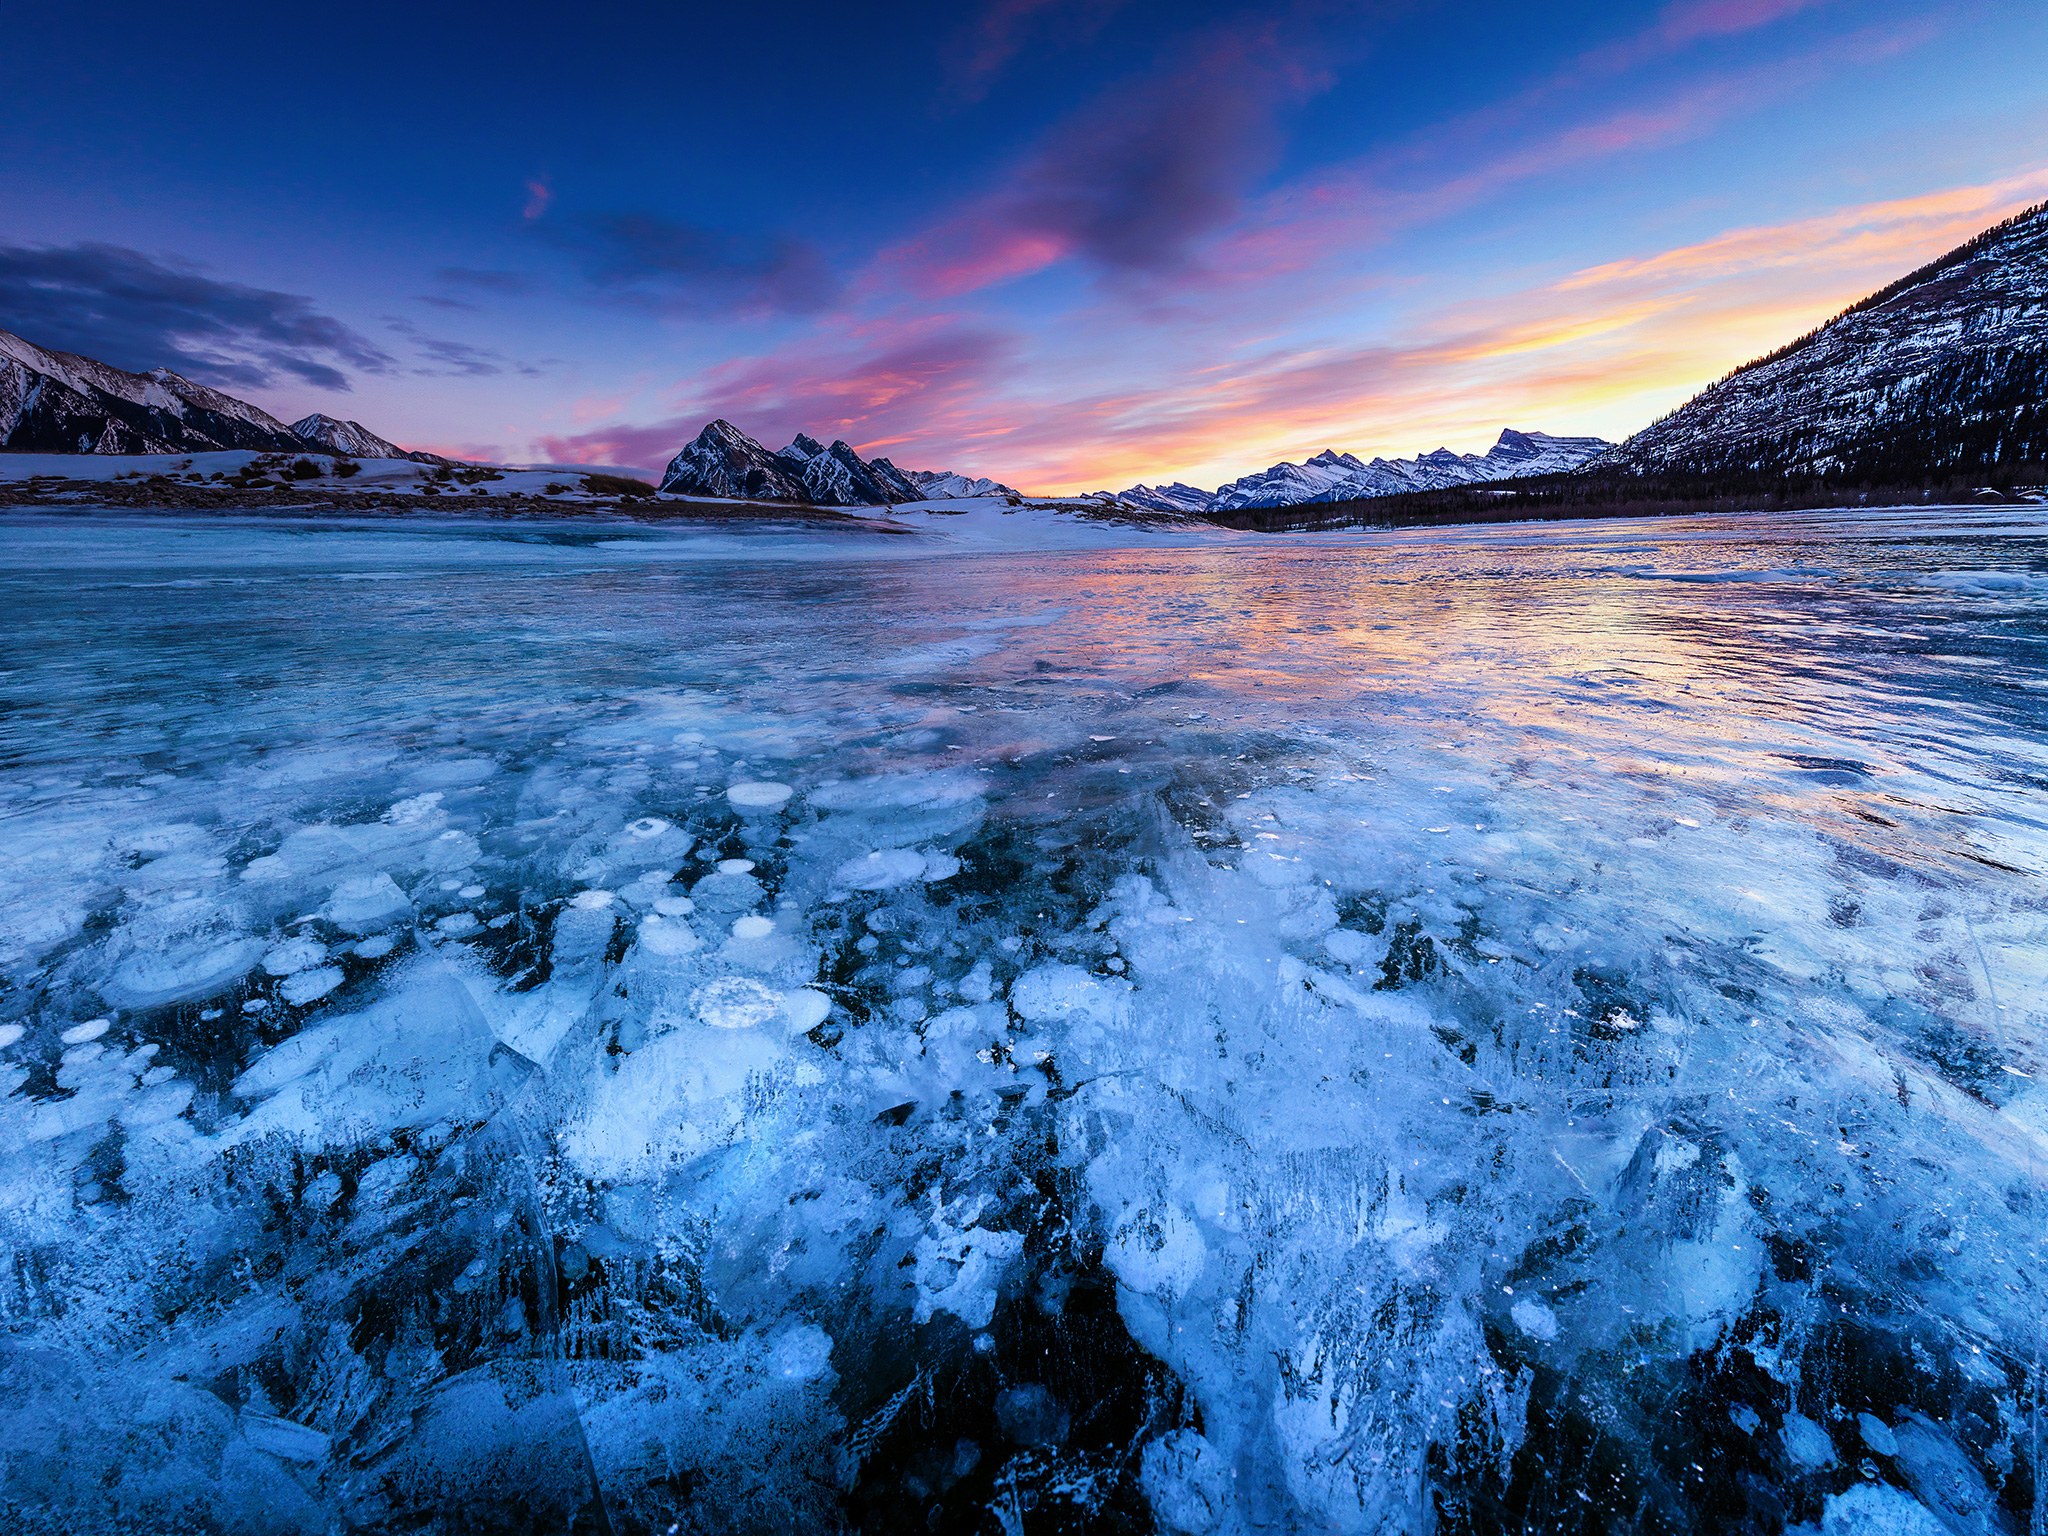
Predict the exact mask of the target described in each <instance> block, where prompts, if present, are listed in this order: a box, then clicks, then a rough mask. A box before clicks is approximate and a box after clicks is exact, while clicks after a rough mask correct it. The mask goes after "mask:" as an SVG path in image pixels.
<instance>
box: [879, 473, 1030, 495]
mask: <svg viewBox="0 0 2048 1536" xmlns="http://www.w3.org/2000/svg"><path fill="white" fill-rule="evenodd" d="M904 474H905V475H906V476H907V477H908V478H909V480H910V483H911V484H912V485H914V486H916V487H917V489H918V493H919V494H920V495H922V496H923V497H924V498H925V500H927V501H958V500H962V499H964V498H968V497H974V496H1015V495H1018V494H1019V492H1017V491H1015V490H1013V489H1012V488H1011V487H1009V486H1007V485H1004V484H1003V483H1002V482H1001V481H1000V480H991V479H989V478H987V477H986V476H984V475H963V474H960V473H959V472H957V471H955V470H950V469H908V470H905V471H904Z"/></svg>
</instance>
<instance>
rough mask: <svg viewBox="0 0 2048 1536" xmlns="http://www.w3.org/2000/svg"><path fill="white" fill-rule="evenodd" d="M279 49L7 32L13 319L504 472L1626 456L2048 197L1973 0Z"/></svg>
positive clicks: (1167, 470)
mask: <svg viewBox="0 0 2048 1536" xmlns="http://www.w3.org/2000/svg"><path fill="white" fill-rule="evenodd" d="M258 20H259V18H258V14H257V13H256V12H255V11H254V9H253V8H231V9H229V10H226V11H223V12H217V13H216V14H215V15H214V16H213V17H212V18H210V19H209V20H207V21H206V22H204V23H200V24H196V25H195V24H192V23H190V22H187V21H182V20H181V19H179V18H176V17H172V16H166V15H160V14H157V13H155V12H153V11H148V10H145V9H143V8H141V7H139V6H132V5H127V4H121V5H116V6H115V7H113V9H112V11H111V12H99V13H95V15H94V17H93V18H91V19H90V20H87V19H86V18H82V17H77V16H71V15H65V14H56V13H51V14H45V15H39V16H37V17H34V18H32V19H30V20H29V21H28V22H26V23H25V24H22V25H21V26H19V27H18V28H17V34H18V36H17V39H16V46H15V47H14V48H13V49H12V50H11V51H10V57H9V60H8V62H7V63H5V64H0V79H4V80H5V81H6V82H7V84H8V86H9V91H8V100H9V101H10V103H11V105H12V110H11V112H10V113H9V120H8V122H9V128H10V132H9V134H8V135H7V140H6V142H7V146H8V147H7V148H6V149H5V150H0V156H5V157H6V158H5V160H4V161H0V163H6V164H8V165H9V166H10V174H9V175H8V176H6V177H5V178H0V211H4V214H5V218H6V227H7V230H8V232H9V233H8V235H7V236H6V238H5V239H0V328H5V329H9V330H13V331H16V332H17V333H19V334H21V335H22V336H24V338H25V339H27V340H29V341H31V342H33V343H35V344H36V345H39V346H44V347H49V348H52V349H56V350H64V351H72V352H81V353H84V354H86V355H88V356H92V357H96V358H99V359H100V360H102V361H105V362H108V363H112V364H115V365H117V366H120V367H123V368H129V369H134V370H137V371H141V370H146V369H148V368H151V367H157V366H164V367H171V368H174V369H175V370H177V371H178V372H180V373H183V374H185V375H187V376H189V377H191V378H193V379H195V380H197V381H198V382H201V383H206V384H210V385H213V386H215V387H217V388H221V389H225V390H227V391H228V392H230V393H234V394H237V395H240V396H242V397H244V398H247V399H249V400H251V401H252V402H254V403H256V404H258V405H261V406H262V407H263V408H264V409H266V410H268V411H270V412H271V413H272V414H274V415H277V416H278V417H279V418H280V419H282V420H286V421H290V420H296V419H299V418H300V417H303V416H305V415H307V414H309V413H313V412H320V413H324V414H327V415H330V416H333V417H336V418H338V419H341V420H355V421H359V422H361V423H363V424H364V425H365V426H367V427H368V428H369V429H370V430H372V431H373V432H376V433H379V434H380V435H382V436H385V437H387V438H391V439H392V440H394V441H396V442H399V443H400V444H401V445H402V446H405V447H407V448H414V449H425V450H429V451H433V452H440V453H446V454H449V455H451V456H454V457H462V458H475V459H487V460H491V461H496V462H507V463H513V462H528V463H541V462H545V463H551V464H585V465H591V466H599V465H603V466H618V467H626V468H638V469H641V470H644V471H651V472H658V471H659V469H660V468H661V466H662V465H663V464H664V463H665V462H666V461H667V459H668V457H669V456H670V455H672V454H673V453H674V452H675V451H676V450H677V449H679V448H681V447H682V446H683V445H684V444H685V443H687V442H688V441H689V440H690V439H691V438H692V437H694V436H695V434H696V432H697V430H698V429H699V428H700V427H701V426H702V425H703V424H704V423H705V422H707V421H709V420H712V419H714V418H725V419H728V420H730V421H732V422H733V423H734V424H735V425H737V426H739V427H740V429H741V430H743V431H745V432H747V433H748V434H749V435H751V436H753V437H756V438H757V439H759V440H760V441H761V442H763V443H764V444H766V445H767V446H769V447H770V448H771V449H772V448H776V447H779V446H780V445H781V444H782V443H784V442H787V441H788V440H789V439H790V438H791V437H792V436H793V435H794V434H795V433H796V432H799V431H802V432H808V433H810V434H811V435H813V436H816V437H818V438H819V439H820V440H822V441H826V442H830V441H832V440H833V439H835V438H844V439H845V440H846V441H848V442H849V443H850V444H852V445H853V447H854V448H855V449H856V450H857V451H858V452H860V453H861V454H862V455H863V456H865V457H873V456H876V455H882V456H886V457H888V458H890V459H891V460H893V461H894V462H896V463H897V464H899V465H902V466H903V467H905V468H907V469H917V470H953V471H956V472H959V473H962V474H969V475H981V476H988V477H991V478H993V479H996V480H998V481H1002V482H1004V483H1005V484H1009V485H1012V486H1015V487H1017V488H1019V489H1020V490H1025V491H1027V492H1032V493H1042V494H1053V495H1068V494H1075V493H1079V492H1086V491H1096V490H1117V489H1120V488H1122V487H1125V486H1129V485H1132V484H1135V483H1141V482H1142V483H1147V484H1160V483H1171V482H1174V481H1181V482H1186V483H1190V484H1194V485H1198V486H1205V487H1207V486H1215V485H1220V484H1223V483H1225V482H1227V481H1229V480H1231V479H1234V478H1236V477H1237V476H1240V475H1243V474H1247V473H1251V472H1254V471H1256V470H1258V469H1260V468H1263V467H1264V466H1267V465H1271V464H1277V463H1281V462H1287V461H1293V462H1300V461H1301V460H1303V459H1306V458H1308V457H1310V456H1311V455H1313V454H1314V453H1316V452H1319V451H1322V450H1324V449H1330V450H1334V451H1337V452H1344V453H1351V454H1355V455H1356V456H1358V457H1359V458H1361V459H1366V460H1370V459H1372V458H1374V457H1378V456H1385V457H1388V458H1410V457H1414V456H1416V455H1418V454H1421V453H1425V452H1429V451H1432V450H1433V449H1434V448H1436V447H1445V448H1449V449H1451V450H1452V451H1453V452H1457V453H1481V454H1483V453H1484V452H1485V451H1486V450H1487V448H1488V447H1490V446H1491V445H1492V443H1493V442H1494V441H1495V440H1496V439H1497V437H1498V435H1499V433H1500V431H1501V430H1502V429H1503V428H1514V429H1517V430H1522V431H1542V432H1546V433H1550V434H1554V435H1557V436H1600V437H1605V438H1608V439H1610V440H1613V441H1621V440H1623V439H1624V438H1626V437H1627V436H1628V435H1630V433H1631V432H1633V431H1635V430H1638V429H1640V428H1642V427H1644V426H1647V425H1648V424H1649V423H1650V422H1652V421H1653V420H1655V419H1657V418H1658V417H1660V416H1662V415H1663V414H1665V413H1666V412H1668V411H1669V410H1671V409H1672V408H1674V407H1675V406H1677V405H1679V404H1681V403H1682V402H1683V401H1684V400H1685V399H1687V398H1689V397H1690V396H1691V395H1692V394H1693V393H1694V392H1696V391H1697V390H1698V389H1699V388H1701V387H1703V386H1705V385H1706V384H1708V383H1710V382H1712V381H1713V380H1714V379H1716V378H1719V377H1720V376H1722V375H1723V374H1725V373H1727V372H1728V371H1729V370H1730V369H1732V368H1734V367H1736V366H1738V365H1740V364H1741V363H1743V362H1746V361H1748V360H1750V359H1752V358H1754V357H1757V356H1759V355H1761V354H1763V353H1766V352H1768V351H1770V350H1772V349H1773V348H1775V347H1777V346H1779V345H1781V344H1783V343H1784V342H1786V341H1789V340H1791V339H1792V338H1793V337H1795V336H1797V335H1799V334H1801V333H1802V332H1804V331H1806V330H1808V329H1810V328H1811V327H1812V326H1813V325H1815V324H1817V323H1819V322H1821V321H1824V320H1825V319H1827V318H1828V317H1830V316H1831V315H1833V314H1835V313H1836V312H1838V311H1839V310H1840V309H1842V308H1843V307H1844V306H1846V305H1847V304H1849V303H1852V302H1854V301H1855V300H1856V299H1858V298H1861V297H1863V296H1864V295H1865V294H1867V293H1869V292H1871V291H1872V290H1874V289H1876V288H1878V287H1881V286H1882V285H1883V284H1884V283H1886V282H1888V281H1890V280H1891V279H1893V278H1895V277H1897V276H1899V275H1901V274H1902V273H1904V272H1906V271H1909V270H1911V269H1912V268H1914V267H1917V266H1918V265H1920V264H1921V263H1923V262H1925V261H1927V260H1930V259H1932V258H1933V257H1935V256H1938V255H1940V254H1941V253H1942V252H1944V251H1946V250H1948V249H1950V248H1951V247H1953V246H1954V245H1956V244H1958V243H1960V242H1961V241H1963V240H1965V239H1967V238H1968V237H1969V236H1971V235H1972V234H1975V233H1976V232H1977V231H1979V230H1980V229H1982V228H1984V227H1986V226H1988V225H1990V224H1993V223H1995V222H1997V221H1998V220H2000V219H2002V218H2004V217H2007V216H2008V215H2010V214H2012V213H2014V212H2016V211H2018V210H2019V209H2021V208H2024V207H2026V206H2028V205H2030V204H2033V203H2035V202H2038V201H2040V200H2041V198H2042V197H2043V196H2048V157H2044V156H2043V155H2042V154H2041V153H2040V152H2039V151H2038V149H2035V148H2033V146H2036V145H2038V144H2039V143H2041V142H2043V141H2044V134H2043V132H2042V130H2043V129H2044V128H2048V87H2044V86H2043V85H2042V84H2041V83H2040V81H2039V79H2038V78H2037V77H2038V71H2035V70H2032V69H2031V68H2030V67H2029V66H2028V65H2027V64H2026V62H2025V61H2026V60H2027V59H2028V58H2038V57H2040V56H2041V52H2042V48H2043V46H2044V45H2048V16H2044V15H2040V14H2035V15H2025V16H2014V15H2010V14H2005V13H2002V12H2001V10H2000V8H1998V7H1996V6H1992V5H1988V4H1973V5H1963V6H1956V5H1934V4H1923V3H1906V0H1879V3H1875V4H1870V5H1864V6H1858V7H1851V6H1849V5H1847V4H1844V3H1842V0H1673V3H1670V4H1666V5H1663V6H1659V7H1640V6H1637V7H1629V6H1621V5H1614V4H1589V5H1582V6H1578V7H1575V8H1573V10H1572V12H1571V13H1570V14H1569V15H1563V16H1551V17H1545V18H1540V19H1535V18H1529V17H1526V16H1522V15H1518V14H1516V8H1514V7H1510V6H1506V5H1502V4H1498V3H1492V4H1488V5H1485V6H1482V7H1480V8H1477V9H1467V10H1465V11H1461V12H1458V13H1455V14H1454V13H1452V12H1450V11H1448V10H1447V9H1445V8H1442V7H1391V6H1383V5H1357V6H1346V5H1323V4H1315V3H1298V4H1293V5H1289V6H1285V7H1282V8H1281V9H1279V10H1278V11H1274V10H1271V9H1257V8H1252V7H1244V6H1232V5H1207V6H1202V7H1198V8H1194V9H1189V8H1185V7H1183V8H1176V9H1174V10H1172V11H1168V10H1167V9H1166V8H1165V7H1163V6H1156V5H1146V4H1134V3H1121V0H990V3H988V4H985V5H982V6H980V7H978V8H977V9H975V10H973V11H972V12H969V13H966V14H963V15H960V16H957V17H956V16H954V15H953V14H952V13H950V12H947V11H942V10H941V9H940V8H937V7H924V8H909V7H899V8H897V9H896V10H894V11H892V13H891V15H890V18H889V20H888V23H887V24H886V25H882V26H870V25H868V24H867V23H866V22H865V21H864V19H863V18H858V17H846V16H841V15H838V14H837V13H833V12H827V11H823V10H811V9H808V8H788V9H785V10H783V11H780V12H776V13H774V14H773V15H768V16H745V17H742V16H732V15H723V14H720V15H703V14H693V13H685V14H681V15H657V14H655V13H654V12H652V11H651V10H649V11H640V10H629V11H622V12H617V13H613V14H612V15H610V16H607V17H605V18H600V19H598V20H596V21H593V22H590V23H587V24H586V25H584V26H583V27H581V28H580V29H579V30H577V31H575V32H572V33H566V34H562V35H560V36H554V35H549V34H547V33H546V31H545V29H546V27H547V26H548V19H547V17H546V16H545V14H544V13H541V12H539V11H537V10H536V11H527V12H521V11H518V10H515V11H513V12H509V13H498V14H497V15H496V17H495V19H494V21H493V23H492V24H491V25H490V26H489V27H487V28H482V29H479V28H477V27H475V26H473V25H469V23H468V20H467V18H465V17H464V16H463V15H461V14H459V13H449V14H443V15H438V16H431V17H426V18H420V17H415V16H410V15H408V16H407V17H405V18H404V25H403V29H402V30H401V26H400V20H399V13H398V12H397V11H396V10H395V9H392V10H389V11H388V12H387V11H386V10H385V9H384V8H382V7H373V8H372V9H371V10H370V11H368V12H365V13H363V15H362V17H361V21H360V25H358V26H355V27H352V28H351V29H350V30H349V32H348V34H347V35H346V36H343V37H339V38H334V37H329V36H327V35H326V32H325V31H324V30H323V29H321V28H320V27H319V26H317V25H316V24H315V23H314V22H313V21H312V20H311V19H310V18H307V19H300V18H297V17H291V16H287V17H282V18H278V17H272V16H267V15H266V16H263V17H261V18H260V21H261V25H258ZM88 26H90V27H91V28H92V29H93V31H92V34H91V35H90V36H88V35H87V34H86V33H85V32H84V30H83V29H84V28H86V27H88ZM109 28H112V29H113V30H115V31H117V32H119V33H120V34H121V35H124V36H126V37H128V38H130V39H132V40H133V42H134V46H132V47H128V48H125V49H124V50H123V53H122V56H121V58H120V59H119V60H116V61H113V64H114V65H115V66H117V67H109V65H110V61H109V60H108V59H107V57H106V56H105V53H104V50H103V49H101V48H100V47H99V46H98V45H97V43H96V41H95V39H96V38H97V37H99V36H102V35H104V34H105V32H106V30H107V29H109ZM401 35H403V36H408V37H410V38H412V39H413V48H412V52H411V54H410V55H409V57H410V58H411V59H414V60H419V61H426V62H427V63H429V64H434V63H438V65H439V67H438V68H433V69H429V70H423V71H421V72H419V73H417V74H415V73H413V72H410V71H408V70H405V69H394V68H392V67H391V60H390V56H389V47H388V45H387V44H384V43H382V42H381V41H380V39H381V38H383V37H386V36H401ZM541 35H548V36H549V47H548V49H547V50H545V51H546V53H547V59H546V62H544V63H543V62H541V61H540V59H539V58H538V56H537V51H536V50H535V49H534V48H533V47H532V46H531V44H530V43H529V41H528V40H529V39H530V38H532V37H535V36H541ZM692 58H700V59H702V60H704V61H705V62H704V63H703V64H702V65H701V66H699V67H697V68H696V69H694V70H693V68H692V63H691V60H692ZM621 59H634V60H639V59H650V60H660V61H662V63H661V64H660V65H659V66H658V67H657V68H655V69H645V70H643V69H642V68H640V67H639V66H637V65H635V66H631V67H628V66H626V65H622V64H621V63H620V62H619V61H620V60H621ZM750 59H752V60H762V61H768V60H772V61H773V63H774V67H773V68H766V67H764V68H762V69H759V70H749V69H747V68H745V67H743V66H744V64H745V62H746V61H747V60H750ZM1415 59H1426V60H1430V61H1432V64H1431V67H1429V68H1415V67H1412V66H1411V65H1410V64H1409V63H1408V61H1411V60H1415ZM1447 60H1448V61H1452V62H1451V63H1450V64H1446V63H1445V62H1444V61H1447ZM81 61H90V62H89V63H82V62H81ZM309 72H311V73H315V74H317V75H319V76H320V77H321V78H322V79H323V80H324V81H325V82H326V86H327V88H326V89H321V90H308V89H305V83H306V82H305V81H304V80H303V79H302V78H301V77H302V76H303V75H305V74H307V73H309ZM203 74H217V75H218V76H220V77H221V78H224V79H232V80H234V81H236V82H237V83H238V86H239V87H240V88H238V89H237V90H235V91H219V92H210V93H206V94H205V95H203V96H202V97H201V99H199V100H197V101H193V100H190V99H188V98H189V96H190V94H191V93H190V92H189V90H188V89H187V85H188V83H189V80H190V79H191V78H193V77H195V76H199V75H203ZM635 79H643V80H645V81H648V82H651V84H652V87H653V88H651V89H643V90H640V91H638V92H634V93H622V92H621V90H620V85H621V82H622V81H627V82H630V81H632V80H635ZM1965 81H1967V82H1968V85H1969V90H1968V92H1967V93H1964V92H1961V91H1959V90H1958V89H1957V87H1958V85H1959V84H1960V83H1962V82H1965ZM1191 103H1193V104H1199V106H1200V108H1201V110H1200V111H1192V110H1190V104H1191ZM173 114H175V115H173ZM167 121H170V122H175V123H176V125H177V130H178V131H177V132H176V133H165V132H164V131H163V126H164V124H165V123H166V122H167ZM796 187H801V188H802V189H803V190H802V192H801V193H797V192H793V191H792V190H791V189H792V188H796Z"/></svg>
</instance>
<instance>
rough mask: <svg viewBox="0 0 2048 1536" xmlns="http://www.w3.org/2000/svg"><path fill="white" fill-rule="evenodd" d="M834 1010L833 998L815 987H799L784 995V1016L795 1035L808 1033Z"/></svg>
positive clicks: (790, 1030)
mask: <svg viewBox="0 0 2048 1536" xmlns="http://www.w3.org/2000/svg"><path fill="white" fill-rule="evenodd" d="M831 1012H832V999H831V998H829V997H827V996H826V995H825V994H824V993H823V992H820V991H818V990H817V988H815V987H798V988H797V989H796V990H795V991H794V992H785V993H783V995H782V1016H783V1018H784V1019H786V1020H788V1022H789V1032H790V1033H791V1034H793V1035H807V1034H809V1033H810V1032H811V1031H812V1030H814V1029H816V1028H817V1027H818V1026H819V1025H820V1024H822V1023H824V1022H825V1019H826V1016H827V1015H828V1014H830V1013H831Z"/></svg>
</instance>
